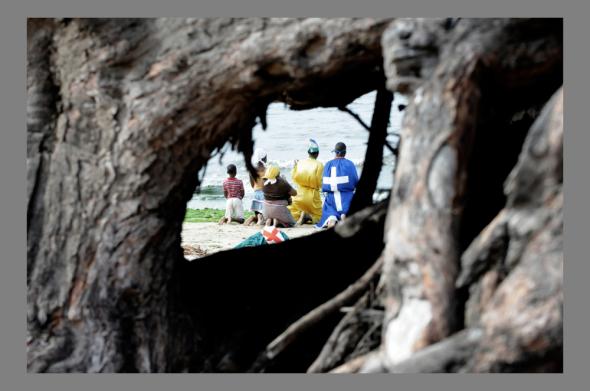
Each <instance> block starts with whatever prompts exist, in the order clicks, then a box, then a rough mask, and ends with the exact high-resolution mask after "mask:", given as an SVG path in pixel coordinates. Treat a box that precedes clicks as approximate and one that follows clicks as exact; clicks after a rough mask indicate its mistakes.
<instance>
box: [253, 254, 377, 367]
mask: <svg viewBox="0 0 590 391" xmlns="http://www.w3.org/2000/svg"><path fill="white" fill-rule="evenodd" d="M382 266H383V261H382V259H381V258H379V259H378V260H377V262H375V263H374V264H373V266H371V267H370V268H369V270H367V271H366V272H365V274H363V275H362V276H361V277H360V278H359V279H358V280H357V281H355V282H354V284H352V285H350V286H348V287H347V288H346V289H345V290H343V291H342V292H340V293H339V294H338V295H336V296H334V297H333V298H332V299H330V300H328V301H326V302H325V303H323V304H321V305H320V306H318V307H316V308H314V309H313V310H311V311H310V312H308V313H307V314H305V315H304V316H303V317H301V318H299V319H298V320H297V321H296V322H294V323H293V324H291V325H290V326H289V327H288V328H287V330H285V331H284V332H283V333H281V335H279V336H278V337H276V338H275V339H273V340H272V342H271V343H270V344H269V345H268V346H267V347H266V349H265V350H264V352H262V353H261V355H260V356H259V357H258V359H257V360H256V361H255V362H254V364H253V366H252V369H251V371H253V372H255V371H260V369H261V368H264V366H266V365H267V363H268V361H270V360H273V359H274V358H275V357H276V356H277V355H279V354H280V353H281V352H283V351H284V350H285V349H286V348H287V347H288V346H289V345H290V344H292V343H293V342H294V341H296V339H297V337H298V336H299V335H301V334H302V333H304V332H306V331H307V330H308V329H310V328H312V327H313V326H315V325H316V324H317V323H318V322H320V321H322V320H323V319H324V318H326V317H327V316H328V315H331V314H333V313H335V312H336V311H338V310H339V309H340V308H341V307H343V306H344V305H346V304H348V303H350V302H352V301H354V300H356V299H358V298H359V297H360V295H362V294H363V293H364V292H365V291H366V290H367V289H368V288H369V284H370V283H371V281H374V280H375V278H376V277H378V276H379V272H380V271H381V267H382Z"/></svg>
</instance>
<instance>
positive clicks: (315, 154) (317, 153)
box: [308, 152, 320, 159]
mask: <svg viewBox="0 0 590 391" xmlns="http://www.w3.org/2000/svg"><path fill="white" fill-rule="evenodd" d="M308 154H309V156H311V157H313V158H314V159H317V157H318V155H319V154H320V153H319V152H308Z"/></svg>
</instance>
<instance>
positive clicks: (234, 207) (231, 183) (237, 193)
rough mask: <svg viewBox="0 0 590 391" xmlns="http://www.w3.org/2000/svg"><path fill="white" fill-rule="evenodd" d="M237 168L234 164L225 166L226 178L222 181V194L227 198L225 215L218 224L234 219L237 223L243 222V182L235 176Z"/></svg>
mask: <svg viewBox="0 0 590 391" xmlns="http://www.w3.org/2000/svg"><path fill="white" fill-rule="evenodd" d="M236 173H237V168H236V166H235V164H230V165H229V166H227V175H228V178H226V179H224V181H223V195H224V196H225V198H226V199H227V201H226V202H225V216H224V217H222V218H221V220H219V224H220V225H221V224H225V223H231V222H232V221H235V222H237V223H239V224H242V223H243V222H244V208H243V207H242V198H244V184H243V183H242V181H241V180H239V179H238V178H236Z"/></svg>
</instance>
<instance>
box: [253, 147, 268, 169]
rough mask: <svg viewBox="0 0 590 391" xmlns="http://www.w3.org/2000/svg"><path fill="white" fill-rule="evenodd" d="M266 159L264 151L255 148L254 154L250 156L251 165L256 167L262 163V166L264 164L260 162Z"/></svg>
mask: <svg viewBox="0 0 590 391" xmlns="http://www.w3.org/2000/svg"><path fill="white" fill-rule="evenodd" d="M265 157H266V151H265V150H264V149H262V148H256V149H255V150H254V154H253V155H252V165H253V166H256V165H257V164H258V163H262V164H263V165H264V166H266V164H265V163H264V162H263V161H262V159H264V158H265Z"/></svg>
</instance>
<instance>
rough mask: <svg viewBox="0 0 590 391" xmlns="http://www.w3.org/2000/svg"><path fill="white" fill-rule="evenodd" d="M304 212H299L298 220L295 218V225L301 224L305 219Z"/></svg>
mask: <svg viewBox="0 0 590 391" xmlns="http://www.w3.org/2000/svg"><path fill="white" fill-rule="evenodd" d="M305 216H306V215H305V212H301V215H300V216H299V220H297V222H296V223H295V226H296V227H299V226H301V225H302V224H303V222H304V221H305Z"/></svg>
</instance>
